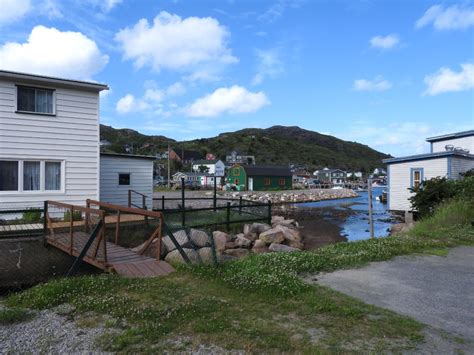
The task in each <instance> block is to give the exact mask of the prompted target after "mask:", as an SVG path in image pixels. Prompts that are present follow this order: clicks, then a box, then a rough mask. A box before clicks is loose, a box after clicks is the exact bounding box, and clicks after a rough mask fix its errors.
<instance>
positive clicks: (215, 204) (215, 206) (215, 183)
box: [214, 174, 217, 212]
mask: <svg viewBox="0 0 474 355" xmlns="http://www.w3.org/2000/svg"><path fill="white" fill-rule="evenodd" d="M216 210H217V179H216V174H214V212H216Z"/></svg>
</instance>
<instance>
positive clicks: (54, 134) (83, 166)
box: [0, 70, 153, 210]
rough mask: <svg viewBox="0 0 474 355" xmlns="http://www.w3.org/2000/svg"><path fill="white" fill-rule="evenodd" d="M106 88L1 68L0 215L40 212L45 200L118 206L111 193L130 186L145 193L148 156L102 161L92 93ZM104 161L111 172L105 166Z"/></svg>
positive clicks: (149, 172)
mask: <svg viewBox="0 0 474 355" xmlns="http://www.w3.org/2000/svg"><path fill="white" fill-rule="evenodd" d="M107 89H108V87H107V85H104V84H99V83H93V82H85V81H77V80H68V79H60V78H53V77H47V76H42V75H32V74H24V73H17V72H11V71H5V70H0V210H12V209H27V208H33V207H42V206H43V202H44V201H45V200H55V201H60V202H65V203H70V204H77V205H84V204H85V201H86V199H88V198H89V199H99V198H103V200H104V201H106V202H120V203H124V202H125V200H124V199H123V198H120V199H119V198H118V197H117V193H116V192H117V191H120V192H122V193H123V196H127V192H128V189H129V188H130V189H136V190H138V191H140V192H141V191H143V193H147V194H149V195H150V196H151V188H152V181H153V176H152V174H153V170H152V162H151V160H150V159H148V158H147V157H145V158H143V157H135V159H134V158H128V157H118V156H117V157H114V158H111V157H110V155H106V156H103V157H102V158H101V155H100V141H99V137H100V132H99V129H100V125H99V101H100V100H99V93H100V92H101V91H102V90H107ZM111 159H115V160H114V161H116V165H117V168H115V167H114V168H112V167H111V165H113V163H112V164H111ZM132 161H133V163H132ZM135 161H137V162H139V163H138V164H137V163H135ZM142 165H143V166H146V167H145V168H143V167H142ZM101 166H103V167H104V168H105V169H107V171H104V172H102V169H101ZM114 169H115V170H114ZM124 174H129V175H128V180H127V176H126V175H124ZM142 174H146V175H145V178H142V177H140V175H142ZM101 175H102V176H103V179H104V181H103V183H100V179H101ZM114 176H115V177H114ZM147 178H148V179H149V183H148V186H146V187H145V185H146V184H145V183H144V180H145V179H147ZM114 180H115V181H114ZM125 180H127V181H125ZM127 182H128V185H126V183H127ZM135 182H136V183H137V185H135ZM113 189H115V193H114V194H112V193H111V191H112V190H113ZM125 190H127V192H125Z"/></svg>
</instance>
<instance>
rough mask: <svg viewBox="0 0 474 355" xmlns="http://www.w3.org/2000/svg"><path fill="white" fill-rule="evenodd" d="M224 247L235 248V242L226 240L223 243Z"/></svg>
mask: <svg viewBox="0 0 474 355" xmlns="http://www.w3.org/2000/svg"><path fill="white" fill-rule="evenodd" d="M225 248H226V249H235V248H237V245H236V244H235V242H227V243H225Z"/></svg>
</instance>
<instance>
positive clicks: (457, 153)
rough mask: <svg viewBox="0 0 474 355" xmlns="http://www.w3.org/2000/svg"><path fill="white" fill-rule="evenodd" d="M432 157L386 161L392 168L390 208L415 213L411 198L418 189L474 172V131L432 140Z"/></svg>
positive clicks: (415, 156)
mask: <svg viewBox="0 0 474 355" xmlns="http://www.w3.org/2000/svg"><path fill="white" fill-rule="evenodd" d="M427 141H428V142H429V143H430V145H431V149H430V150H431V153H428V154H418V155H412V156H407V157H401V158H390V159H385V160H384V161H383V162H384V163H385V164H387V166H388V207H389V209H390V210H393V211H411V210H412V207H411V204H410V201H409V198H410V197H411V196H412V193H411V192H410V191H409V188H414V187H417V186H419V185H420V184H421V183H423V181H424V180H428V179H431V178H435V177H447V178H449V179H454V180H456V179H459V178H460V174H461V173H463V172H466V171H468V170H470V169H474V155H473V154H471V152H472V151H474V130H470V131H464V132H459V133H452V134H446V135H442V136H437V137H431V138H428V139H427Z"/></svg>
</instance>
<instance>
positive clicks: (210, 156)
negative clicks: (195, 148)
mask: <svg viewBox="0 0 474 355" xmlns="http://www.w3.org/2000/svg"><path fill="white" fill-rule="evenodd" d="M216 159H217V157H216V156H215V155H214V154H212V153H207V154H206V160H216Z"/></svg>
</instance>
